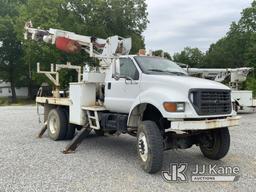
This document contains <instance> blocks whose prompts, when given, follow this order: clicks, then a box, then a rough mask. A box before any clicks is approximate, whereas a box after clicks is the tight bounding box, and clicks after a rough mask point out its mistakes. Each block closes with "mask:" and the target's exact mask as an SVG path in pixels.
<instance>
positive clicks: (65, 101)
mask: <svg viewBox="0 0 256 192" xmlns="http://www.w3.org/2000/svg"><path fill="white" fill-rule="evenodd" d="M36 103H39V104H50V105H62V106H70V105H71V104H72V102H71V100H70V98H68V97H66V98H55V97H37V98H36Z"/></svg>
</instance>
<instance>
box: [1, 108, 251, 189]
mask: <svg viewBox="0 0 256 192" xmlns="http://www.w3.org/2000/svg"><path fill="white" fill-rule="evenodd" d="M0 122H1V123H0V191H1V192H2V191H17V192H21V191H26V192H28V191H47V192H49V191H70V192H74V191H75V192H78V191H83V192H84V191H174V190H175V191H209V190H212V191H255V190H256V127H255V125H256V114H246V115H242V122H241V126H240V127H239V128H234V129H231V139H232V144H231V149H230V152H229V154H228V156H226V157H225V158H224V159H223V160H221V161H217V162H216V161H210V160H207V159H205V158H203V156H202V155H201V153H200V151H199V149H198V148H197V147H193V148H191V149H188V150H173V151H167V152H165V154H164V155H165V157H164V159H165V160H164V166H163V170H166V171H167V170H169V164H170V163H179V162H186V163H188V164H189V166H190V167H193V166H195V164H197V163H199V164H201V165H202V164H206V165H209V164H212V165H214V164H217V165H225V166H239V167H240V174H239V175H240V178H239V180H238V181H237V182H218V183H216V182H215V183H194V182H187V183H167V182H165V181H164V180H163V178H162V177H161V173H158V174H155V175H149V174H146V173H144V172H143V171H142V169H141V168H140V166H139V165H138V160H137V157H136V150H135V144H136V143H135V139H134V138H132V137H130V136H121V137H116V138H115V137H96V136H94V135H91V136H90V137H89V138H88V139H86V140H84V142H83V143H82V144H81V145H80V147H79V148H78V150H77V152H76V153H75V154H69V155H64V154H62V153H61V152H60V151H61V150H63V149H64V147H65V146H66V145H67V144H68V141H64V142H63V141H61V142H53V141H51V140H49V139H48V138H47V135H44V137H43V138H42V139H37V138H36V134H37V133H38V131H39V129H40V127H41V125H40V124H39V123H38V118H37V115H36V107H34V106H26V107H1V108H0Z"/></svg>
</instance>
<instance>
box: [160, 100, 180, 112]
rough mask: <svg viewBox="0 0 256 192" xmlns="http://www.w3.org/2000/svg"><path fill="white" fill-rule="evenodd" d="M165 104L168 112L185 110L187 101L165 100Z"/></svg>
mask: <svg viewBox="0 0 256 192" xmlns="http://www.w3.org/2000/svg"><path fill="white" fill-rule="evenodd" d="M163 106H164V109H165V110H166V111H167V112H185V103H183V102H177V103H173V102H164V104H163Z"/></svg>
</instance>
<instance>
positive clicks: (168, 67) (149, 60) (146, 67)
mask: <svg viewBox="0 0 256 192" xmlns="http://www.w3.org/2000/svg"><path fill="white" fill-rule="evenodd" d="M135 60H136V61H137V63H138V64H139V66H140V68H141V70H142V72H143V73H146V74H153V75H159V74H166V75H182V76H185V75H187V73H186V72H185V71H184V70H183V69H182V68H181V67H179V66H178V65H177V64H176V63H174V62H172V61H170V60H167V59H163V58H160V57H145V56H137V57H135Z"/></svg>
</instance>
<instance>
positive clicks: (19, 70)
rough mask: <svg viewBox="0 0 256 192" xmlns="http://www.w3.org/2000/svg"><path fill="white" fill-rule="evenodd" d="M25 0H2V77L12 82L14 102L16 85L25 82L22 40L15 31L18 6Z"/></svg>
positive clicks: (13, 99) (0, 19) (0, 67)
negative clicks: (22, 62)
mask: <svg viewBox="0 0 256 192" xmlns="http://www.w3.org/2000/svg"><path fill="white" fill-rule="evenodd" d="M22 3H23V1H15V0H14V1H8V0H1V1H0V42H1V46H0V79H2V80H4V81H6V82H10V84H11V91H12V102H16V92H15V87H16V86H19V85H22V84H23V83H25V80H26V78H25V77H24V67H23V65H22V64H21V63H20V61H21V42H20V41H19V40H18V39H17V33H16V32H15V25H16V20H15V17H16V16H17V15H18V12H17V9H16V7H17V6H19V5H21V4H22Z"/></svg>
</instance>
